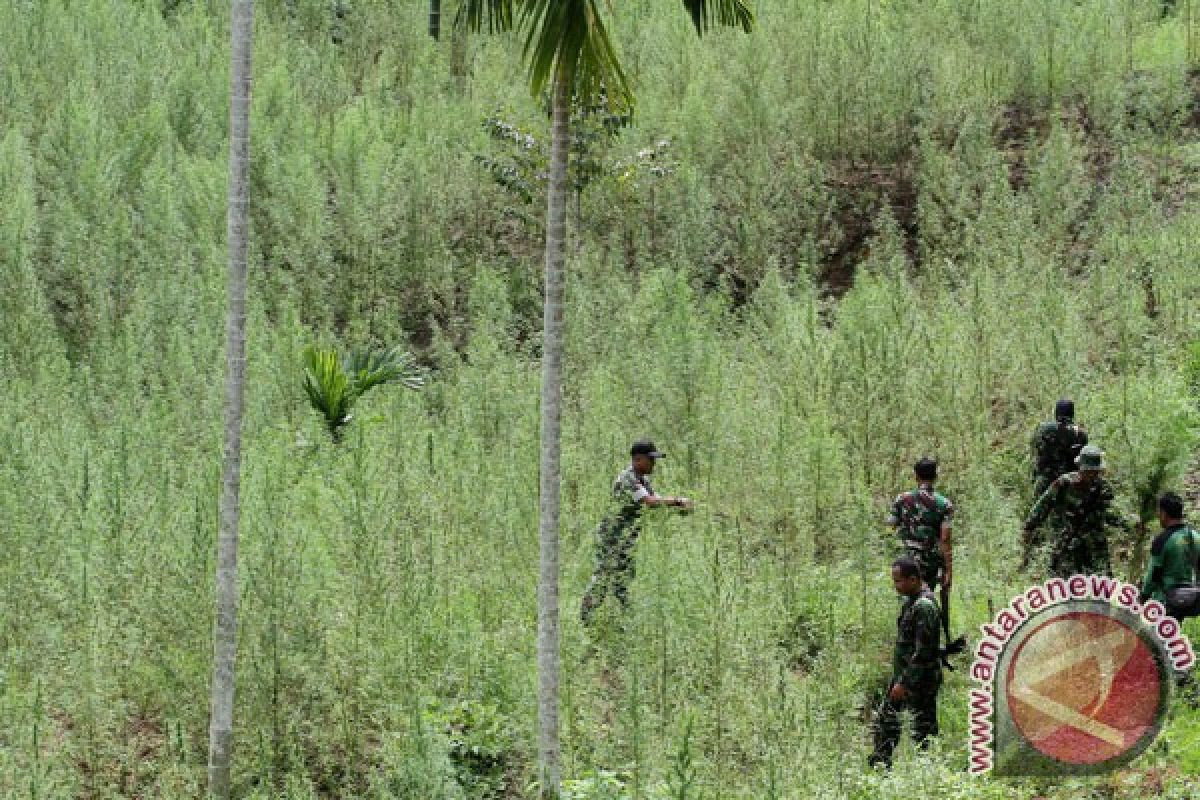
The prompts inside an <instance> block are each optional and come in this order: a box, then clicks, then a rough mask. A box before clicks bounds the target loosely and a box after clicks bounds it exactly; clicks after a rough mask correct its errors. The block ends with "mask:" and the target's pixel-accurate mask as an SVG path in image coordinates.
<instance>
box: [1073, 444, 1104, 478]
mask: <svg viewBox="0 0 1200 800" xmlns="http://www.w3.org/2000/svg"><path fill="white" fill-rule="evenodd" d="M1075 463H1076V465H1078V466H1079V469H1080V470H1081V471H1085V472H1098V471H1099V470H1102V469H1106V468H1107V465H1106V464H1105V463H1104V451H1103V450H1101V449H1100V448H1099V447H1096V445H1094V444H1089V445H1088V446H1087V447H1085V448H1083V449H1082V450H1080V451H1079V457H1078V458H1076V459H1075Z"/></svg>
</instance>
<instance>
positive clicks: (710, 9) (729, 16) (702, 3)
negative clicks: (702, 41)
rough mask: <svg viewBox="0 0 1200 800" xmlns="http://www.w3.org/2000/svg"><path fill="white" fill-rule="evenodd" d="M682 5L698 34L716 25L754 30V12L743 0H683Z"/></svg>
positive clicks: (701, 34)
mask: <svg viewBox="0 0 1200 800" xmlns="http://www.w3.org/2000/svg"><path fill="white" fill-rule="evenodd" d="M683 7H684V8H685V9H687V12H688V15H689V16H691V18H692V24H693V25H694V26H695V27H696V34H697V35H699V36H703V35H704V34H705V33H707V32H708V31H709V30H711V29H712V28H714V27H718V26H720V27H726V28H741V29H742V30H743V31H745V32H746V33H750V32H751V31H752V30H754V12H753V11H752V10H751V9H750V6H749V5H748V4H747V3H745V2H744V1H743V0H683Z"/></svg>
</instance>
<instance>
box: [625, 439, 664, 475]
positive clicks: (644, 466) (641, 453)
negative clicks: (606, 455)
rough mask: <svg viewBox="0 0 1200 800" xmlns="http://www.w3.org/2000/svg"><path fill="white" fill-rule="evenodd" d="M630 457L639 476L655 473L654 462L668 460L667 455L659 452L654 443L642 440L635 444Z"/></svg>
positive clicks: (630, 451)
mask: <svg viewBox="0 0 1200 800" xmlns="http://www.w3.org/2000/svg"><path fill="white" fill-rule="evenodd" d="M629 456H630V457H631V458H632V459H633V469H634V471H635V472H637V474H639V475H649V474H650V473H651V472H654V462H655V461H657V460H658V459H660V458H666V456H667V454H666V453H662V452H659V449H658V448H657V447H655V446H654V442H652V441H650V440H649V439H642V440H640V441H637V442H634V443H633V447H631V448H629Z"/></svg>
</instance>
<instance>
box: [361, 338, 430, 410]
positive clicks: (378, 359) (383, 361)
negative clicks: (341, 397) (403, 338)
mask: <svg viewBox="0 0 1200 800" xmlns="http://www.w3.org/2000/svg"><path fill="white" fill-rule="evenodd" d="M345 369H346V375H347V377H348V378H349V380H350V387H351V390H352V391H353V392H354V396H355V397H356V398H357V397H360V396H362V395H363V394H365V393H366V392H367V391H368V390H370V389H373V388H374V387H376V386H380V385H382V384H385V383H402V384H404V386H406V387H407V388H409V389H420V388H421V387H422V386H423V385H425V376H424V374H423V373H422V372H421V370H420V369H419V368H418V367H417V364H416V360H415V359H414V358H413V356H412V354H411V353H408V352H406V351H404V350H401V349H400V348H399V347H393V348H391V349H389V350H378V349H372V348H355V349H353V350H351V351H350V353H349V354H348V355H347V356H346V367H345Z"/></svg>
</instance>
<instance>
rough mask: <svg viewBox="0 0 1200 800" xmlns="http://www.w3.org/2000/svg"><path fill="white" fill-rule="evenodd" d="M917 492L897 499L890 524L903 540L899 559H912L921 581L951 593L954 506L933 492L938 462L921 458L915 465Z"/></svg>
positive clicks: (906, 493)
mask: <svg viewBox="0 0 1200 800" xmlns="http://www.w3.org/2000/svg"><path fill="white" fill-rule="evenodd" d="M913 472H914V473H915V475H916V478H917V488H916V489H913V490H912V491H909V492H904V493H903V494H901V495H899V496H898V497H896V500H895V502H894V503H892V513H891V514H890V515H889V516H888V519H887V524H888V525H890V526H892V527H893V528H895V529H896V533H897V535H898V536H899V538H900V552H899V553H898V554H897V555H908V556H911V557H912V558H913V559H914V560H915V561H916V562H917V563H918V564H919V565H920V567H921V577H922V578H923V579H924V581H925V583H926V584H927V585H928V586H929V587H930V588H933V587H934V586H937V585H939V584H940V585H941V586H942V587H943V588H945V589H949V588H950V585H951V583H952V581H953V575H954V543H953V540H952V538H951V525H952V523H953V521H954V504H953V503H951V502H950V499H949V498H948V497H946V496H945V495H943V494H939V493H938V492H936V491H934V489H933V482H934V481H935V480H937V462H936V461H934V460H933V459H931V458H922V459H921V460H920V461H918V462H917V463H916V464H914V465H913Z"/></svg>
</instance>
